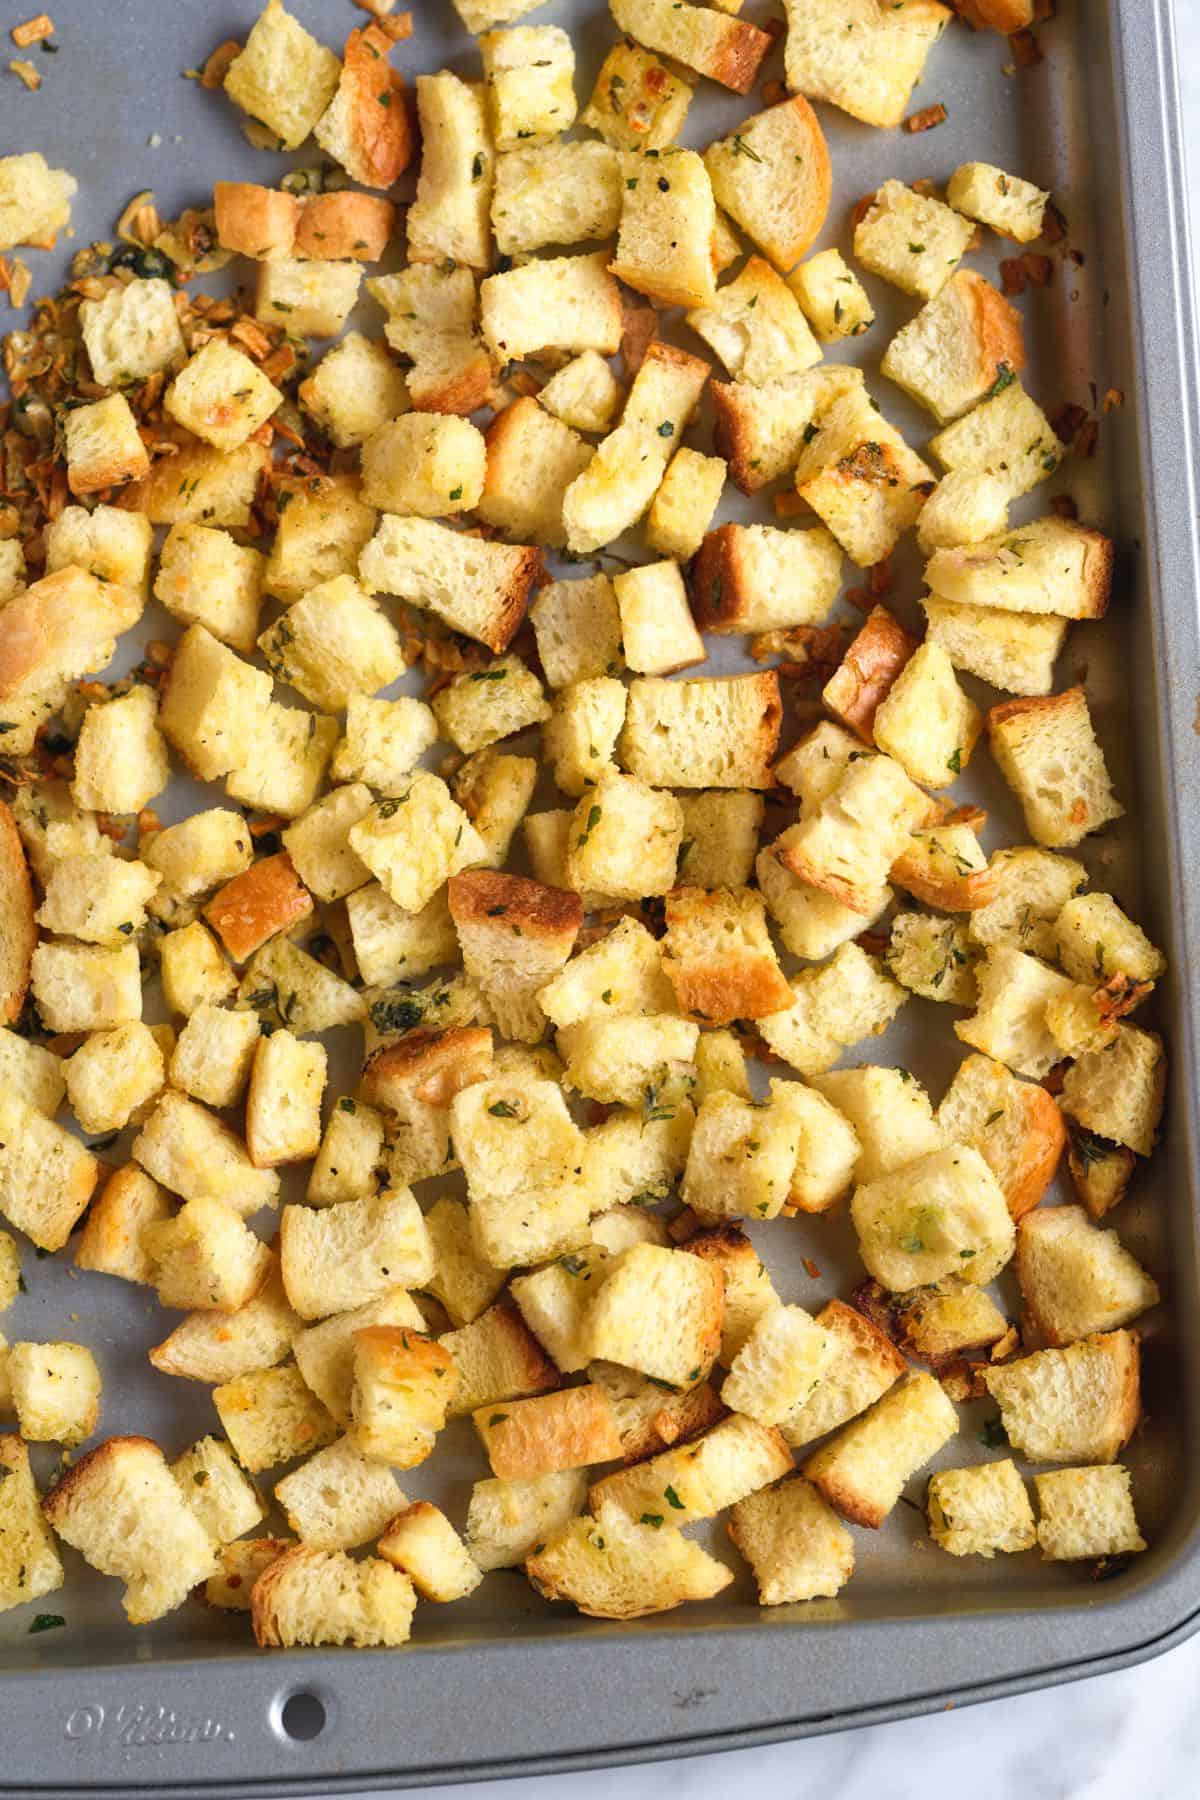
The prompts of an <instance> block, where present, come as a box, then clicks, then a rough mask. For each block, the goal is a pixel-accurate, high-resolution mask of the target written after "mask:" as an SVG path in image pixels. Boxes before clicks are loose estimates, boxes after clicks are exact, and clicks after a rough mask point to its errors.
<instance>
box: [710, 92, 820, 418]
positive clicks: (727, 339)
mask: <svg viewBox="0 0 1200 1800" xmlns="http://www.w3.org/2000/svg"><path fill="white" fill-rule="evenodd" d="M801 104H802V105H803V104H807V103H806V102H803V101H802V102H801ZM762 116H764V117H765V116H766V115H762ZM732 141H734V140H726V142H725V143H724V144H718V145H714V146H713V147H712V149H710V150H709V151H708V152H707V155H708V158H709V167H710V170H711V169H712V168H713V165H714V159H716V158H717V157H721V158H722V159H723V158H724V156H725V153H726V152H728V150H729V144H730V143H731V142H732ZM736 141H739V142H740V141H742V140H741V139H740V138H739V139H738V140H736ZM744 154H747V155H748V152H744ZM687 322H688V324H689V325H690V326H691V328H692V330H693V331H695V332H696V333H697V334H698V335H699V336H700V337H702V338H703V339H704V341H705V343H706V344H709V345H710V346H711V347H712V349H714V350H715V351H716V353H717V355H718V356H719V357H720V358H721V361H722V362H723V363H724V364H725V367H726V368H727V369H728V371H729V373H730V375H731V376H732V377H733V379H734V380H735V381H746V382H750V383H751V384H752V385H754V386H756V387H757V386H761V385H763V384H764V383H766V382H769V381H773V380H776V379H779V378H781V377H785V376H788V375H793V374H796V373H799V372H801V371H803V370H805V369H809V368H811V367H812V365H813V364H814V363H817V362H820V360H821V351H820V348H819V346H818V344H817V342H816V340H815V339H814V337H813V335H812V332H811V331H810V330H809V328H808V322H807V320H806V319H805V317H804V314H803V313H802V312H801V310H800V307H799V305H798V303H797V301H796V298H795V296H794V295H793V294H792V292H791V290H790V289H789V287H788V285H787V283H786V282H785V281H784V280H783V279H782V277H781V276H779V275H777V274H776V273H775V271H774V269H773V268H772V267H771V265H770V263H767V262H764V261H763V259H762V258H761V257H759V256H752V257H751V258H750V259H749V261H748V262H747V263H746V265H745V267H744V268H743V270H742V272H741V274H740V275H738V276H737V277H736V279H735V280H733V281H730V282H727V283H726V284H725V286H724V287H722V288H718V289H717V292H716V294H715V296H714V298H713V300H712V302H711V304H710V305H708V306H705V307H699V308H697V309H695V310H694V311H692V312H690V313H689V314H688V319H687Z"/></svg>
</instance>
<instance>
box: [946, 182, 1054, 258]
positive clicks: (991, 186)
mask: <svg viewBox="0 0 1200 1800" xmlns="http://www.w3.org/2000/svg"><path fill="white" fill-rule="evenodd" d="M1049 198H1050V196H1049V194H1048V193H1046V192H1044V191H1043V189H1041V188H1039V187H1035V186H1034V184H1033V182H1032V181H1022V179H1021V177H1020V176H1019V175H1006V174H1005V173H1004V170H1003V169H998V168H996V166H995V165H994V164H993V163H984V162H968V163H960V164H959V166H958V168H957V169H955V171H954V173H953V175H952V176H951V177H950V180H949V182H948V183H947V186H946V199H947V200H948V201H949V202H950V205H951V206H952V207H953V208H954V210H955V211H956V212H960V213H965V214H966V215H967V217H968V219H977V220H978V221H979V223H980V224H981V225H990V226H991V228H992V230H993V231H998V232H999V233H1000V235H1001V236H1002V237H1007V238H1015V239H1016V241H1017V243H1018V244H1031V243H1032V242H1033V240H1034V238H1037V237H1040V236H1041V235H1042V220H1043V217H1044V216H1045V212H1046V202H1047V201H1048V200H1049Z"/></svg>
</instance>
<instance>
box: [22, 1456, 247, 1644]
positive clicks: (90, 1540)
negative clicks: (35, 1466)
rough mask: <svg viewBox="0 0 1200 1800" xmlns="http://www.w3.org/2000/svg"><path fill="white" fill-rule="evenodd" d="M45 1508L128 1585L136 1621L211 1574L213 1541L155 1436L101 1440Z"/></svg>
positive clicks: (158, 1614) (126, 1600) (154, 1615)
mask: <svg viewBox="0 0 1200 1800" xmlns="http://www.w3.org/2000/svg"><path fill="white" fill-rule="evenodd" d="M42 1511H43V1513H44V1514H45V1516H46V1518H47V1519H48V1520H49V1522H50V1524H51V1526H52V1527H53V1528H54V1530H55V1531H56V1532H57V1534H58V1536H59V1537H61V1538H63V1539H64V1540H65V1542H66V1543H68V1544H70V1545H71V1547H72V1548H73V1549H75V1550H78V1551H80V1553H81V1554H82V1555H83V1557H84V1558H85V1560H86V1561H87V1562H89V1563H90V1564H91V1566H92V1567H93V1568H94V1569H98V1570H99V1571H100V1573H101V1574H102V1575H115V1576H117V1577H118V1578H119V1579H120V1580H122V1581H123V1582H124V1583H125V1592H124V1594H123V1596H122V1604H123V1606H124V1608H125V1615H126V1617H127V1618H128V1620H129V1622H130V1624H131V1625H146V1624H149V1623H150V1622H151V1621H152V1620H154V1619H159V1618H162V1617H163V1615H164V1614H165V1613H168V1612H172V1611H173V1610H174V1609H175V1608H176V1607H177V1606H182V1605H183V1602H184V1601H185V1600H186V1599H187V1597H188V1594H189V1593H190V1591H191V1589H192V1588H193V1587H194V1586H195V1585H196V1583H197V1582H200V1581H205V1580H206V1579H207V1578H208V1576H209V1575H211V1574H212V1572H213V1568H214V1563H215V1545H214V1544H213V1541H212V1539H211V1538H210V1537H209V1535H208V1533H207V1531H206V1530H205V1529H204V1526H203V1525H202V1524H201V1523H200V1520H199V1519H198V1518H197V1516H196V1514H195V1513H194V1512H193V1511H192V1509H191V1507H190V1506H188V1504H187V1503H186V1501H185V1500H184V1497H183V1495H182V1494H181V1492H180V1490H179V1487H178V1485H177V1484H176V1481H175V1478H174V1476H173V1475H172V1474H171V1471H170V1469H169V1467H168V1466H167V1461H166V1458H165V1457H164V1456H163V1453H162V1451H161V1450H160V1449H159V1447H158V1445H157V1444H155V1443H152V1442H151V1441H150V1439H149V1438H142V1437H118V1438H109V1439H108V1440H107V1441H106V1442H105V1443H103V1444H99V1445H97V1447H96V1449H94V1450H92V1451H90V1452H89V1453H88V1454H87V1455H86V1456H84V1457H82V1458H81V1459H80V1460H79V1462H77V1463H76V1464H75V1465H74V1467H73V1468H70V1469H68V1470H67V1472H66V1474H65V1475H63V1477H62V1479H61V1480H60V1481H58V1482H57V1483H56V1485H55V1486H54V1487H52V1488H51V1490H50V1492H49V1493H48V1494H47V1495H46V1498H45V1499H44V1500H43V1502H42ZM164 1545H169V1546H170V1552H169V1554H164Z"/></svg>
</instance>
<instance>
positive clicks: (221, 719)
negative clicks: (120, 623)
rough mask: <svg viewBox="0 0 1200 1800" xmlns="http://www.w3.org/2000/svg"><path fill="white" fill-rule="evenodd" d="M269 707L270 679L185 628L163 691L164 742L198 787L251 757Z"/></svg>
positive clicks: (197, 629)
mask: <svg viewBox="0 0 1200 1800" xmlns="http://www.w3.org/2000/svg"><path fill="white" fill-rule="evenodd" d="M270 704H271V678H270V676H269V675H267V674H265V673H264V672H263V671H262V670H261V669H254V668H251V666H250V664H249V663H246V662H243V661H242V659H241V658H240V657H238V656H235V655H234V653H233V651H232V650H229V649H227V648H226V646H225V645H224V644H221V643H218V641H217V639H216V638H215V637H213V636H212V635H211V633H210V632H208V631H206V630H205V628H204V626H203V625H189V626H188V628H187V630H186V631H185V632H184V634H183V637H182V638H181V639H180V641H179V644H178V646H177V647H176V651H175V655H174V657H173V659H172V662H171V668H170V673H169V675H168V677H167V680H166V683H165V684H164V687H163V692H162V699H161V701H160V704H159V715H158V722H159V728H160V729H161V731H162V734H163V736H164V737H165V738H166V739H167V741H168V743H170V744H171V745H172V746H173V748H174V749H176V750H177V751H178V752H179V754H180V755H181V756H182V757H183V759H184V761H185V762H186V763H187V765H188V767H189V768H190V769H191V771H192V773H193V774H194V775H196V776H197V777H198V778H199V779H200V780H201V781H214V780H216V779H217V778H218V777H219V776H222V775H227V774H228V773H229V771H230V770H231V769H236V768H238V767H239V766H240V765H242V764H243V763H244V762H245V759H246V758H247V757H248V756H249V754H250V751H251V747H252V743H253V739H254V735H255V733H256V732H258V731H260V730H261V729H262V725H263V722H264V718H265V716H266V712H267V708H268V707H269V706H270Z"/></svg>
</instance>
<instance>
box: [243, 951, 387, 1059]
mask: <svg viewBox="0 0 1200 1800" xmlns="http://www.w3.org/2000/svg"><path fill="white" fill-rule="evenodd" d="M238 1004H239V1005H240V1006H244V1007H249V1008H252V1009H253V1010H254V1011H255V1012H257V1014H258V1016H259V1020H260V1022H261V1024H262V1025H263V1027H264V1029H267V1030H275V1029H277V1028H278V1027H279V1026H280V1025H287V1026H289V1027H290V1029H291V1030H292V1031H293V1032H294V1033H295V1034H296V1035H297V1036H298V1037H302V1036H304V1035H305V1033H308V1032H316V1031H329V1030H330V1029H331V1028H332V1027H333V1026H336V1025H356V1024H361V1023H364V1022H365V1020H366V1018H367V1003H366V1000H365V999H364V997H363V996H362V995H361V994H360V993H359V992H358V991H357V990H356V989H355V988H353V987H351V985H350V983H349V982H348V981H344V980H343V979H342V977H341V976H340V975H335V974H334V973H333V970H332V969H327V968H326V967H325V965H324V963H321V962H318V961H317V959H316V957H314V956H310V955H308V953H307V952H306V951H304V950H299V949H297V948H296V945H295V944H293V943H292V942H291V940H290V939H289V938H287V937H275V938H272V939H271V941H270V943H268V944H264V945H263V947H262V949H261V950H257V951H256V952H255V953H254V955H253V957H252V958H251V959H250V962H249V964H248V965H247V968H246V972H245V974H244V975H243V976H242V980H241V985H240V987H239V989H238Z"/></svg>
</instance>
